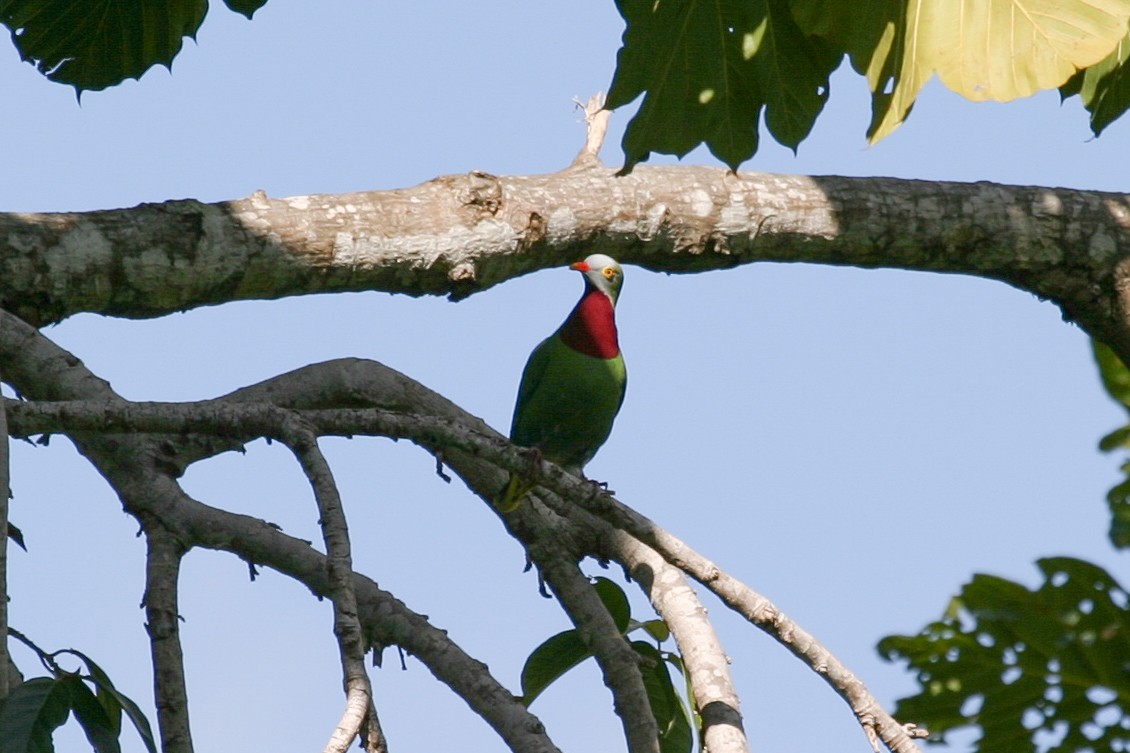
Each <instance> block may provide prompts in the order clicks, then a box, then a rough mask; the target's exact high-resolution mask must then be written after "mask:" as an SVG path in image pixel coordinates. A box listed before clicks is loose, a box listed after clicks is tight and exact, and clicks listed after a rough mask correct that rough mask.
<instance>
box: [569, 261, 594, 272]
mask: <svg viewBox="0 0 1130 753" xmlns="http://www.w3.org/2000/svg"><path fill="white" fill-rule="evenodd" d="M569 269H572V270H574V271H576V272H588V271H589V265H588V264H586V263H585V262H583V261H576V262H573V263H572V264H570V265H569Z"/></svg>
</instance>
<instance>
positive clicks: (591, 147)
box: [572, 92, 612, 167]
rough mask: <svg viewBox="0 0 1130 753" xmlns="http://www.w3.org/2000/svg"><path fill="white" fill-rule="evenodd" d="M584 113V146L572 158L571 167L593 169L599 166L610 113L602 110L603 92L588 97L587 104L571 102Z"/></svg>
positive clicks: (576, 101)
mask: <svg viewBox="0 0 1130 753" xmlns="http://www.w3.org/2000/svg"><path fill="white" fill-rule="evenodd" d="M573 102H574V104H576V105H577V107H579V108H581V110H583V111H584V113H585V126H586V132H585V145H584V146H583V147H581V151H579V152H577V156H576V157H574V158H573V164H572V167H594V166H599V165H600V148H601V147H602V146H604V136H605V134H606V133H607V132H608V119H609V118H610V117H612V111H611V110H606V109H604V92H597V93H596V94H594V95H593V96H591V97H589V101H588V102H581V100H579V99H574V100H573Z"/></svg>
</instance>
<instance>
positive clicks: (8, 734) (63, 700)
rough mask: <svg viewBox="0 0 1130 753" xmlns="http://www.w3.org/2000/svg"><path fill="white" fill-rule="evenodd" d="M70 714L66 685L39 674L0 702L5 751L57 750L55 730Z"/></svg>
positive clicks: (50, 752)
mask: <svg viewBox="0 0 1130 753" xmlns="http://www.w3.org/2000/svg"><path fill="white" fill-rule="evenodd" d="M69 715H70V693H69V692H68V688H67V685H66V684H65V683H64V682H62V681H58V680H56V679H55V678H53V677H36V678H34V679H31V680H28V681H27V682H22V683H20V684H19V685H17V686H16V687H15V688H13V689H12V692H11V693H9V694H8V698H7V699H6V700H5V701H4V703H3V705H2V706H0V741H3V743H4V748H3V750H4V753H54V751H55V746H54V745H53V744H52V742H51V735H52V733H53V732H54V731H55V730H56V729H57V728H59V727H60V726H61V725H62V724H63V723H64V722H65V721H67V716H69Z"/></svg>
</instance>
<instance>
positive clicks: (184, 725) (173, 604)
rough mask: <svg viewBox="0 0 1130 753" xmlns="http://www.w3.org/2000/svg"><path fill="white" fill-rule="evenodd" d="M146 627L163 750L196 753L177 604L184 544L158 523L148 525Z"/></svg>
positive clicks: (144, 604) (144, 602)
mask: <svg viewBox="0 0 1130 753" xmlns="http://www.w3.org/2000/svg"><path fill="white" fill-rule="evenodd" d="M145 543H146V557H145V597H144V598H143V600H142V604H143V606H144V607H145V619H146V623H145V630H146V632H147V633H149V646H150V652H151V654H152V657H153V695H154V698H155V699H156V706H157V723H158V724H159V725H160V729H161V750H162V751H163V752H164V753H192V750H193V748H192V731H191V728H190V727H189V719H188V689H187V685H186V683H185V679H184V651H183V649H182V648H181V642H180V609H179V607H178V606H177V593H178V585H177V584H178V581H179V579H180V564H181V560H182V559H183V558H184V554H185V550H184V548H183V547H182V546H181V544H180V542H178V541H177V539H176V537H175V536H173V535H171V534H170V533H169V532H168V531H167V530H165V529H164V528H163V527H162V526H161V525H160V524H159V523H149V524H147V525H145Z"/></svg>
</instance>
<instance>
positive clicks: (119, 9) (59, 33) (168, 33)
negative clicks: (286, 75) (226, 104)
mask: <svg viewBox="0 0 1130 753" xmlns="http://www.w3.org/2000/svg"><path fill="white" fill-rule="evenodd" d="M207 10H208V2H207V0H165V1H164V2H155V1H154V0H0V23H3V24H4V25H5V26H7V27H8V28H9V29H10V30H11V32H12V41H13V42H14V43H15V45H16V49H18V50H19V53H20V57H21V58H22V59H23V60H26V61H30V62H31V63H33V64H34V65H35V67H36V68H37V69H38V70H39V72H40V73H42V74H43V75H45V76H47V78H49V79H51V80H52V81H57V82H59V83H64V84H70V85H71V86H74V87H75V89H77V90H78V91H79V92H82V91H85V90H96V89H105V88H106V87H108V86H113V85H114V84H118V83H121V82H122V81H124V80H125V79H127V78H139V77H140V76H141V74H143V73H144V72H145V71H147V70H148V69H149V68H151V67H152V66H154V65H157V64H161V65H164V66H171V65H172V62H173V58H174V57H175V56H176V55H177V53H179V52H180V50H181V46H182V45H183V43H184V38H185V37H195V35H196V30H197V29H198V28H199V27H200V23H201V21H203V20H204V14H205V13H206V12H207Z"/></svg>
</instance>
